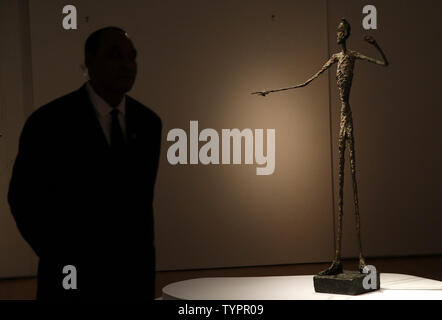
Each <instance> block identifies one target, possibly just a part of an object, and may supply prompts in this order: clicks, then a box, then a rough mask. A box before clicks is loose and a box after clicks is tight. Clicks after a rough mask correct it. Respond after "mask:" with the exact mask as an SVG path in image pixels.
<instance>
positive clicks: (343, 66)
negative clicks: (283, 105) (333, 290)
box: [252, 19, 388, 275]
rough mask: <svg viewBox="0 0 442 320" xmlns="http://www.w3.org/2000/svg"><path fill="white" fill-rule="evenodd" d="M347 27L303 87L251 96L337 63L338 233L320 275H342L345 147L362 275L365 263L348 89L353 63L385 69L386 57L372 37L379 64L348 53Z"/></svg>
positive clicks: (346, 25) (341, 28) (344, 24)
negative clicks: (327, 264)
mask: <svg viewBox="0 0 442 320" xmlns="http://www.w3.org/2000/svg"><path fill="white" fill-rule="evenodd" d="M350 30H351V27H350V24H349V23H348V22H347V21H346V20H345V19H341V22H340V23H339V25H338V30H337V43H338V45H340V46H341V49H342V50H341V51H340V52H338V53H335V54H333V55H332V56H331V58H330V59H329V60H328V61H327V62H326V63H325V64H324V66H323V67H322V68H321V70H319V71H318V72H317V73H316V74H314V75H313V76H312V77H311V78H310V79H308V80H307V81H306V82H304V83H302V84H298V85H295V86H292V87H288V88H281V89H276V90H268V91H257V92H253V93H252V94H258V95H261V96H263V97H265V96H266V95H268V94H270V93H273V92H279V91H285V90H291V89H296V88H301V87H305V86H306V85H308V84H309V83H310V82H312V81H313V80H314V79H316V78H317V77H319V76H320V75H321V74H322V73H323V72H324V71H326V70H327V69H329V68H330V67H331V66H332V65H333V64H334V63H336V62H337V63H338V66H337V72H336V81H337V85H338V90H339V99H340V101H341V121H340V130H339V178H338V182H339V191H338V232H337V237H336V252H335V258H334V260H333V262H332V265H331V266H330V267H329V268H328V269H326V270H324V271H322V272H320V273H319V274H320V275H335V274H339V273H342V270H343V269H342V263H341V241H342V217H343V206H344V199H343V193H344V163H345V148H346V146H348V149H349V156H350V169H351V175H352V181H353V197H354V208H355V216H356V233H357V241H358V248H359V271H360V272H362V270H363V269H364V267H365V265H366V263H365V259H364V257H363V255H362V244H361V232H360V216H359V201H358V186H357V183H356V158H355V147H354V144H355V141H354V135H353V118H352V114H351V109H350V103H349V98H350V89H351V84H352V80H353V70H354V65H355V61H356V60H357V59H360V60H365V61H368V62H372V63H375V64H378V65H381V66H388V61H387V58H386V57H385V54H384V53H383V51H382V49H381V48H380V47H379V45H378V44H377V42H376V40H374V38H373V37H371V36H366V37H364V40H365V41H367V42H368V43H370V44H371V45H373V46H374V47H375V48H376V49H377V50H378V51H379V52H380V54H381V56H382V61H381V60H377V59H373V58H370V57H367V56H364V55H363V54H361V53H359V52H356V51H352V50H348V49H347V46H346V40H347V39H348V37H349V36H350Z"/></svg>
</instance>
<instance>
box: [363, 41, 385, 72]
mask: <svg viewBox="0 0 442 320" xmlns="http://www.w3.org/2000/svg"><path fill="white" fill-rule="evenodd" d="M364 40H365V41H367V42H368V43H370V44H372V45H373V46H375V47H376V49H378V51H379V52H380V54H381V56H382V60H383V61H381V60H377V59H373V58H370V57H367V56H364V55H363V54H361V53H359V52H355V57H356V58H358V59H361V60H365V61H368V62H371V63H376V64H377V65H380V66H384V67H386V66H388V60H387V57H386V56H385V54H384V52H383V51H382V49H381V47H379V45H378V43H377V42H376V40H375V39H374V38H373V37H370V36H366V37H364Z"/></svg>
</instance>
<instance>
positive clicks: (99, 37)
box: [84, 27, 137, 94]
mask: <svg viewBox="0 0 442 320" xmlns="http://www.w3.org/2000/svg"><path fill="white" fill-rule="evenodd" d="M84 56H85V64H86V67H87V68H88V72H89V77H90V79H91V82H93V83H94V84H96V85H97V86H98V87H100V89H102V90H105V91H108V92H114V93H119V94H125V93H126V92H128V91H129V90H130V89H132V86H133V84H134V82H135V77H136V74H137V62H136V56H137V52H136V50H135V48H134V45H133V43H132V41H131V40H130V39H129V37H128V35H127V33H126V32H125V31H124V30H122V29H120V28H117V27H106V28H103V29H99V30H97V31H95V32H93V33H92V34H91V35H90V36H89V37H88V38H87V40H86V44H85V47H84Z"/></svg>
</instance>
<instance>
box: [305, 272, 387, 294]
mask: <svg viewBox="0 0 442 320" xmlns="http://www.w3.org/2000/svg"><path fill="white" fill-rule="evenodd" d="M366 276H367V274H366V273H360V272H358V271H348V270H344V272H342V273H339V274H337V275H328V276H321V275H316V276H314V277H313V283H314V287H315V292H320V293H332V294H345V295H353V296H355V295H359V294H363V293H367V292H372V291H376V290H379V288H380V287H381V281H380V274H379V272H377V273H376V286H375V289H373V288H372V287H371V286H370V288H368V289H366V288H364V283H363V281H364V278H365V277H366Z"/></svg>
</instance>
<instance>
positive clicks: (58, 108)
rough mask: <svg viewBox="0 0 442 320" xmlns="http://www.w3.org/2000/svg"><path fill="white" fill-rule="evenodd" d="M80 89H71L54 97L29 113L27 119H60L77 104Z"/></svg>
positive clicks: (79, 97)
mask: <svg viewBox="0 0 442 320" xmlns="http://www.w3.org/2000/svg"><path fill="white" fill-rule="evenodd" d="M80 90H81V89H78V90H75V91H72V92H70V93H68V94H65V95H63V96H61V97H59V98H56V99H54V100H52V101H50V102H48V103H46V104H44V105H42V106H40V107H39V108H37V109H36V110H35V111H34V112H32V113H31V115H30V116H29V118H28V120H29V121H33V122H35V121H51V120H52V119H54V118H57V119H60V117H64V116H67V115H68V114H69V113H70V112H72V111H73V108H75V106H76V105H77V106H78V103H79V100H80V99H81V92H80Z"/></svg>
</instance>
